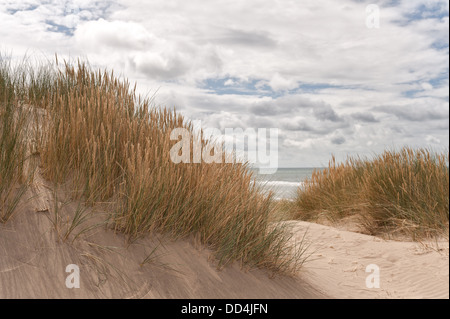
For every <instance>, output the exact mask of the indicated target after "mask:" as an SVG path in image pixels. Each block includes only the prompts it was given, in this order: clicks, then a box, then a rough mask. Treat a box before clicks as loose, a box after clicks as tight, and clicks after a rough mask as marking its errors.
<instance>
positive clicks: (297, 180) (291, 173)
mask: <svg viewBox="0 0 450 319" xmlns="http://www.w3.org/2000/svg"><path fill="white" fill-rule="evenodd" d="M323 169H324V168H323V167H315V168H311V167H305V168H278V169H277V171H276V173H274V174H259V173H258V171H259V170H258V169H252V170H253V171H254V178H255V180H256V182H257V183H258V184H259V185H261V186H262V189H263V191H264V192H269V191H273V193H274V199H294V198H295V195H296V192H297V189H298V188H299V187H302V186H303V185H304V181H305V180H306V179H309V178H311V176H312V173H313V172H314V170H323Z"/></svg>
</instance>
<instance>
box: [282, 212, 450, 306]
mask: <svg viewBox="0 0 450 319" xmlns="http://www.w3.org/2000/svg"><path fill="white" fill-rule="evenodd" d="M288 223H289V224H290V225H291V226H292V230H293V232H294V233H295V234H296V238H297V239H300V238H301V236H302V235H303V234H304V232H305V230H307V240H308V241H309V243H310V252H312V255H311V258H310V260H309V261H308V262H307V263H306V264H305V266H304V269H303V271H302V274H301V277H302V278H304V279H305V280H306V281H307V282H309V283H310V284H311V285H312V286H314V287H316V288H317V289H319V290H320V291H322V292H323V293H324V294H326V295H329V296H330V297H332V298H449V244H448V241H447V242H445V241H444V242H439V243H438V246H437V247H436V243H434V244H433V248H432V249H430V248H426V247H424V245H420V244H418V243H414V242H400V241H391V240H389V241H387V240H383V239H380V238H378V237H373V236H368V235H364V234H359V233H355V232H349V231H344V230H338V229H336V228H333V227H329V226H324V225H319V224H313V223H307V222H301V221H293V222H288ZM370 264H375V265H377V266H378V267H379V279H380V281H379V282H380V287H379V288H376V287H375V288H367V287H366V278H367V276H369V275H372V274H374V272H373V270H370V269H369V272H366V267H367V266H368V265H370ZM372 282H373V281H372Z"/></svg>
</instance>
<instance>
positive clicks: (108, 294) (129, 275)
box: [0, 176, 326, 298]
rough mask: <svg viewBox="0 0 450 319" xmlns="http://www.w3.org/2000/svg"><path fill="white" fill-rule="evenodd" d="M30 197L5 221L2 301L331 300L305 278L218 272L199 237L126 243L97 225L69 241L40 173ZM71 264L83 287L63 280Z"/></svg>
mask: <svg viewBox="0 0 450 319" xmlns="http://www.w3.org/2000/svg"><path fill="white" fill-rule="evenodd" d="M27 197H32V199H31V200H29V201H27V203H26V204H24V205H23V206H22V207H20V209H19V211H18V212H17V214H16V215H15V216H14V217H13V219H12V220H10V221H9V222H8V223H6V224H0V298H324V297H326V296H325V295H324V294H323V293H321V292H319V291H317V290H316V289H314V288H313V287H312V286H311V285H309V284H307V283H306V282H304V281H303V280H301V279H300V278H291V277H282V276H277V277H275V278H270V276H269V274H268V273H266V272H265V271H262V270H250V271H243V270H241V269H240V267H239V266H238V265H232V266H230V267H226V268H225V269H222V270H217V267H216V266H215V264H214V259H213V258H212V256H211V251H209V250H208V249H205V248H202V247H201V246H200V245H198V244H196V241H195V240H194V239H189V240H177V241H173V240H170V239H168V238H162V237H161V236H152V237H151V238H144V239H141V240H138V241H136V242H134V243H132V244H128V243H127V241H126V237H125V236H124V235H122V234H120V233H114V232H113V231H112V230H107V229H105V228H104V227H99V228H97V229H95V230H93V231H92V232H90V233H86V234H85V235H83V236H80V237H79V238H78V239H76V240H75V241H74V242H73V244H72V243H70V242H69V241H67V242H63V241H61V240H60V239H59V238H58V236H57V235H56V232H55V230H54V228H53V225H52V222H51V220H52V218H53V217H52V216H53V214H54V211H53V210H54V205H53V204H52V201H53V194H52V191H51V188H50V187H49V185H47V183H46V181H45V180H43V179H42V177H40V176H37V178H36V179H35V182H34V184H33V187H32V189H31V190H30V193H29V194H28V196H27ZM60 204H61V203H60ZM75 209H76V203H72V204H70V205H66V206H62V207H60V213H61V215H62V216H70V214H71V211H74V210H75ZM155 247H157V249H156V251H155V253H154V255H151V252H152V251H153V250H154V248H155ZM149 255H150V256H151V257H150V258H149V260H150V261H149V262H147V263H145V264H144V265H142V266H141V265H140V264H141V263H142V262H143V261H144V260H145V259H146V257H147V256H149ZM69 264H76V265H78V266H79V268H80V288H72V289H68V288H67V287H66V285H65V280H66V277H67V276H68V275H69V273H66V272H65V270H66V266H67V265H69Z"/></svg>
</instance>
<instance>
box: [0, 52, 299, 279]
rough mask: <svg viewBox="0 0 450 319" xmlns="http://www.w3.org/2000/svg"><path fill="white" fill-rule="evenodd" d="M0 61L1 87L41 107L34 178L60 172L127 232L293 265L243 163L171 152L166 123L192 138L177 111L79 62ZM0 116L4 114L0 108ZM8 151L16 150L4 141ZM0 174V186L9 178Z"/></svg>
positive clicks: (280, 267) (258, 262) (228, 257)
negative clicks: (182, 157) (181, 158)
mask: <svg viewBox="0 0 450 319" xmlns="http://www.w3.org/2000/svg"><path fill="white" fill-rule="evenodd" d="M4 65H5V64H3V66H2V68H0V69H1V70H0V72H1V73H0V74H1V78H0V81H5V79H6V80H8V79H14V80H13V81H12V82H14V81H15V82H14V83H13V84H11V85H9V86H10V87H11V88H9V89H4V87H5V85H3V87H2V93H1V94H2V96H3V95H8V94H9V96H10V97H9V98H10V99H11V100H15V101H19V102H20V103H21V104H28V105H33V108H34V109H38V110H40V111H42V112H45V114H48V117H47V123H45V124H46V125H45V126H43V125H41V126H36V127H37V128H38V130H39V132H38V134H37V135H38V136H39V137H40V138H39V141H38V142H37V150H36V154H38V155H39V157H40V165H41V171H42V173H43V175H44V177H45V178H46V179H48V180H49V181H52V182H54V183H55V185H57V184H62V183H65V184H67V182H68V181H69V182H70V183H71V187H70V189H71V196H72V198H73V199H82V200H83V201H84V202H85V203H86V204H87V205H96V204H97V203H100V202H102V203H103V202H109V203H111V205H110V207H111V212H110V218H109V219H110V221H111V227H113V228H114V229H115V230H116V231H120V232H123V233H126V234H128V235H129V238H130V240H133V239H135V238H139V237H141V236H145V235H147V234H151V233H152V232H163V233H169V234H171V235H172V236H173V237H174V238H180V237H186V236H190V235H194V236H196V237H198V238H199V239H200V241H201V242H202V243H203V244H205V245H207V246H209V247H210V248H212V249H213V250H214V251H215V254H216V257H217V260H218V264H219V266H224V265H226V264H229V263H231V262H240V263H241V264H242V265H246V266H250V267H264V268H268V269H270V270H272V271H274V272H282V273H291V272H295V271H296V270H297V268H298V266H299V265H300V264H301V260H298V257H297V256H298V252H297V253H296V252H293V251H292V249H291V248H290V246H289V245H287V243H288V241H289V236H290V235H288V232H287V231H285V229H284V228H283V226H281V225H280V226H277V227H275V226H273V225H274V223H273V222H272V218H271V217H269V216H271V214H272V207H273V205H272V198H271V195H264V194H263V193H262V192H261V191H260V189H259V188H258V187H257V186H256V184H255V183H254V182H252V175H251V174H252V173H251V170H250V169H249V168H248V166H247V165H246V164H239V163H234V164H226V163H223V164H217V163H213V164H207V163H179V164H175V163H173V162H172V161H171V159H170V149H171V147H172V146H173V145H174V144H175V143H176V142H177V141H172V140H170V133H171V131H172V130H173V129H174V128H180V127H183V128H186V129H188V130H189V131H190V132H191V133H192V137H193V139H194V138H198V137H197V136H196V134H195V133H194V131H193V127H192V124H191V123H190V122H189V121H187V120H186V119H185V118H183V116H181V115H180V114H178V113H176V112H175V111H174V110H169V109H167V108H157V107H152V106H151V105H150V100H149V99H143V98H141V97H140V96H138V95H137V94H136V93H135V89H136V87H134V88H131V87H130V84H129V82H128V81H127V80H119V79H118V78H117V77H115V76H114V73H113V72H107V71H100V70H98V71H94V70H92V69H91V68H90V67H89V66H88V65H87V64H86V63H84V62H80V61H78V63H73V64H72V63H66V62H64V64H63V65H62V66H60V65H59V64H58V60H57V59H56V63H53V64H44V65H40V66H39V67H35V66H34V67H33V66H31V64H26V63H24V64H22V65H21V66H20V67H18V68H16V69H14V70H13V69H11V68H7V67H5V66H4ZM0 83H3V82H0ZM2 101H3V103H0V104H2V105H9V104H8V103H4V101H5V98H3V99H2ZM19 102H17V103H19ZM17 103H16V104H15V107H16V108H17V105H18V104H17ZM2 107H4V106H2ZM10 112H11V111H10ZM2 114H3V113H2ZM2 120H3V121H6V122H8V123H9V120H8V119H7V117H6V116H4V115H2ZM6 122H5V123H6ZM2 132H3V131H2ZM7 134H12V133H10V131H9V130H8V132H7ZM2 143H3V142H2ZM201 143H202V145H204V146H205V145H207V144H211V143H212V142H211V141H208V140H202V141H201ZM13 149H14V151H12V150H13ZM5 150H7V149H6V148H5ZM2 152H4V150H3V147H2ZM9 152H10V153H11V152H13V153H14V152H19V149H17V150H16V147H15V146H14V145H11V146H9ZM14 154H16V153H14ZM21 154H22V153H20V152H19V153H17V154H16V155H14V156H15V158H14V159H13V160H7V161H9V162H11V163H15V165H16V170H17V171H18V173H17V174H19V173H20V168H21V159H22V155H21ZM2 156H3V155H2ZM2 161H4V160H3V158H2ZM2 167H3V162H2ZM8 170H9V171H13V170H12V169H8ZM9 171H8V172H9ZM2 174H3V172H2ZM5 174H6V173H5ZM8 174H11V173H10V172H9V173H8ZM8 174H6V175H8ZM6 175H5V176H6ZM8 176H9V175H8ZM14 176H15V175H14ZM1 178H2V180H0V181H1V183H0V184H1V185H10V182H9V181H8V180H6V179H5V178H3V177H1ZM8 178H10V179H11V178H12V177H8ZM0 190H2V189H1V188H0ZM0 194H2V193H0ZM75 216H81V215H80V214H78V215H75ZM77 221H78V220H77Z"/></svg>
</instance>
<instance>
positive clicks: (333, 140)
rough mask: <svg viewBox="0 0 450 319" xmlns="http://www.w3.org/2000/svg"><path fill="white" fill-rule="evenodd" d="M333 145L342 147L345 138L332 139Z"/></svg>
mask: <svg viewBox="0 0 450 319" xmlns="http://www.w3.org/2000/svg"><path fill="white" fill-rule="evenodd" d="M331 143H333V144H336V145H341V144H344V143H345V138H344V137H343V136H338V137H334V138H332V139H331Z"/></svg>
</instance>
